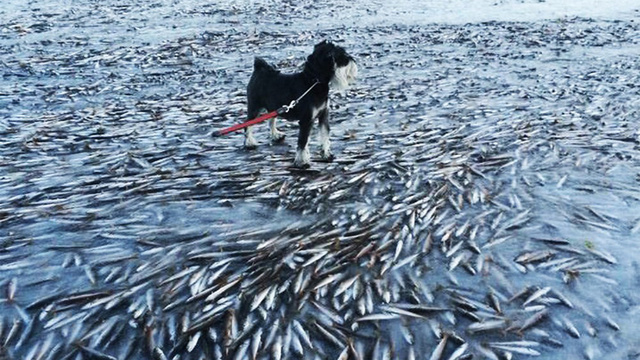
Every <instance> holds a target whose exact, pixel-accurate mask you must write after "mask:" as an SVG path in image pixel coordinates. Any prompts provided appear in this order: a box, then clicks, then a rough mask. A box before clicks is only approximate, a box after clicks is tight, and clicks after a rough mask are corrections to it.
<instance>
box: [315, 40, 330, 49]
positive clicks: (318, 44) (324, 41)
mask: <svg viewBox="0 0 640 360" xmlns="http://www.w3.org/2000/svg"><path fill="white" fill-rule="evenodd" d="M326 44H327V40H326V39H325V40H322V41H320V42H319V43H317V44H316V46H314V47H313V48H314V49H317V48H319V47H320V46H324V45H326Z"/></svg>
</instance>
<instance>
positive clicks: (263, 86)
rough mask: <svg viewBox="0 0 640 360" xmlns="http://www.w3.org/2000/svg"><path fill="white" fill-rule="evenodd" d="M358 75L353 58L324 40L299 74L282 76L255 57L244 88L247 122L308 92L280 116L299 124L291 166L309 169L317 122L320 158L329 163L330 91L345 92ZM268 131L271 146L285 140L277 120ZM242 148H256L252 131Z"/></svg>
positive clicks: (331, 157) (247, 131) (248, 130)
mask: <svg viewBox="0 0 640 360" xmlns="http://www.w3.org/2000/svg"><path fill="white" fill-rule="evenodd" d="M357 74H358V67H357V65H356V62H355V60H354V58H353V57H352V56H351V55H349V54H348V53H347V52H346V51H345V50H344V49H343V48H342V47H340V46H337V45H335V44H333V43H331V42H329V41H326V40H325V41H322V42H320V43H318V44H316V45H315V46H314V48H313V53H312V54H311V55H309V56H308V57H307V60H306V62H305V64H304V67H303V69H302V71H301V72H298V73H294V74H281V73H280V71H278V70H277V69H276V68H274V67H273V66H271V65H269V64H268V63H267V62H266V61H265V60H263V59H261V58H259V57H256V58H255V60H254V64H253V73H252V74H251V79H250V80H249V84H248V86H247V116H248V119H253V118H255V117H257V116H258V115H259V114H260V112H262V111H265V110H266V111H268V112H271V111H275V110H277V109H279V108H280V107H282V106H283V105H287V104H290V103H291V101H292V100H295V99H298V98H299V97H300V96H301V95H303V94H304V93H305V92H306V91H308V93H307V94H306V95H305V96H303V97H302V98H301V99H300V101H299V102H298V103H297V105H296V106H294V107H293V108H291V109H289V111H288V112H286V113H283V114H279V116H281V117H282V118H284V119H287V120H298V121H299V124H300V129H299V134H298V148H297V151H296V157H295V160H294V161H293V166H295V167H298V168H303V169H305V168H308V167H310V164H309V162H310V155H309V148H308V142H309V134H310V133H311V128H312V126H313V122H314V120H316V119H318V122H319V127H320V134H319V140H320V144H321V157H322V159H323V160H325V161H328V162H331V161H333V159H334V156H333V154H332V153H331V142H330V140H329V88H330V87H331V88H336V89H338V90H345V89H346V88H347V87H348V86H349V85H350V84H351V83H353V82H355V79H356V76H357ZM269 128H270V134H271V140H272V141H273V142H282V141H283V140H284V138H285V135H284V134H283V133H282V132H280V131H278V129H277V128H276V118H272V119H270V121H269ZM244 144H245V147H246V148H248V149H254V148H255V147H256V146H257V142H256V140H255V138H254V137H253V132H252V129H251V127H247V128H246V129H245V143H244Z"/></svg>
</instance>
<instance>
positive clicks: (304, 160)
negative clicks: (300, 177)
mask: <svg viewBox="0 0 640 360" xmlns="http://www.w3.org/2000/svg"><path fill="white" fill-rule="evenodd" d="M310 162H311V156H310V155H309V149H307V148H305V149H303V150H300V149H298V151H297V152H296V158H295V160H293V166H295V167H298V168H303V169H304V168H308V167H309V166H311V165H309V163H310Z"/></svg>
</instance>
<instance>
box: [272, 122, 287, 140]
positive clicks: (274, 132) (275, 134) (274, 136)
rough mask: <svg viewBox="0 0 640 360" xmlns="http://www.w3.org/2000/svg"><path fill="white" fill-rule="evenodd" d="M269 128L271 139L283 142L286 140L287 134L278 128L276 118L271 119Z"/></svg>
mask: <svg viewBox="0 0 640 360" xmlns="http://www.w3.org/2000/svg"><path fill="white" fill-rule="evenodd" d="M269 129H270V131H271V141H272V142H274V143H281V142H283V141H284V138H285V135H284V133H283V132H282V131H278V129H276V118H272V119H269Z"/></svg>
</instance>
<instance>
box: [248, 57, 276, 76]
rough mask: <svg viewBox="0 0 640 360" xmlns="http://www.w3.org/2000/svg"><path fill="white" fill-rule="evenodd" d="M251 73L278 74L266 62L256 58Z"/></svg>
mask: <svg viewBox="0 0 640 360" xmlns="http://www.w3.org/2000/svg"><path fill="white" fill-rule="evenodd" d="M253 73H254V74H256V73H272V74H278V73H279V71H278V70H276V68H274V67H273V66H272V65H270V64H269V63H268V62H266V61H265V60H264V59H263V58H259V57H256V58H255V60H254V61H253Z"/></svg>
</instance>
